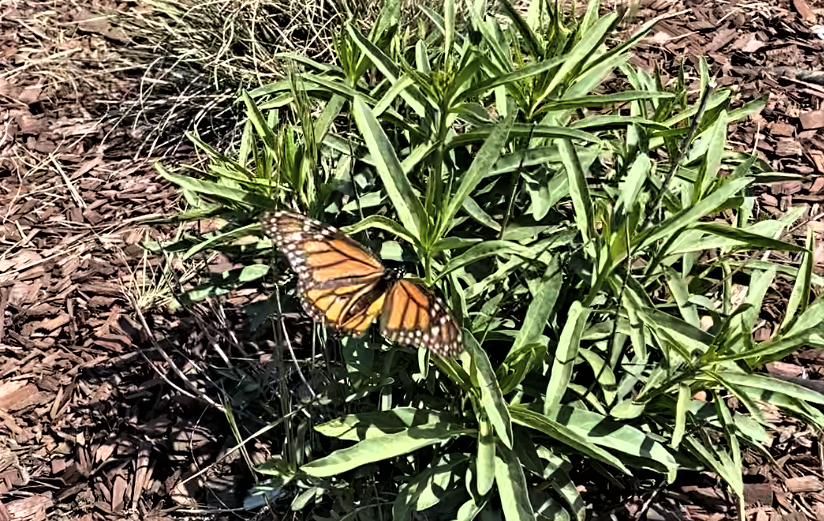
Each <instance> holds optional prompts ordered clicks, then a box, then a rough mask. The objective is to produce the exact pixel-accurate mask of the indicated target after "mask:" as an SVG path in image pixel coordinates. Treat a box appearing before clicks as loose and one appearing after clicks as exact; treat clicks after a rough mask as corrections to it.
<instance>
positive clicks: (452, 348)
mask: <svg viewBox="0 0 824 521" xmlns="http://www.w3.org/2000/svg"><path fill="white" fill-rule="evenodd" d="M381 332H382V333H383V335H384V336H385V337H386V338H388V339H389V340H392V341H396V342H398V343H401V344H405V345H411V346H424V347H426V348H428V349H429V350H430V351H432V352H433V353H435V354H436V355H438V356H440V357H443V358H452V357H454V356H456V355H458V354H459V353H460V352H461V351H463V348H464V346H463V341H462V339H461V328H460V327H458V324H457V323H456V322H455V319H454V318H453V317H452V314H451V313H450V312H449V309H448V308H447V307H446V305H444V303H443V301H442V300H441V299H439V298H438V297H436V296H435V295H433V294H431V293H429V292H428V291H426V290H425V289H424V288H423V287H421V286H419V285H417V284H413V283H411V282H409V281H407V280H399V281H398V282H396V283H395V284H394V285H393V286H392V289H391V290H390V291H389V295H388V296H387V298H386V302H385V303H384V308H383V311H382V314H381Z"/></svg>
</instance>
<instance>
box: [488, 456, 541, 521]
mask: <svg viewBox="0 0 824 521" xmlns="http://www.w3.org/2000/svg"><path fill="white" fill-rule="evenodd" d="M495 483H497V485H498V494H499V496H500V499H501V509H502V510H503V512H504V519H506V520H507V521H528V520H530V519H535V512H534V511H533V510H532V503H530V501H529V487H528V486H527V483H526V477H525V476H524V470H523V467H522V466H521V462H520V461H518V458H517V457H516V456H515V453H514V452H513V451H512V450H511V449H509V448H507V447H502V446H500V445H499V446H498V451H497V456H496V458H495Z"/></svg>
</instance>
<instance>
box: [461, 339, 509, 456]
mask: <svg viewBox="0 0 824 521" xmlns="http://www.w3.org/2000/svg"><path fill="white" fill-rule="evenodd" d="M465 343H466V348H467V351H468V352H469V354H470V355H471V356H472V362H473V368H474V369H475V376H476V378H477V381H478V387H479V388H480V391H481V406H482V407H483V408H484V411H485V412H486V414H487V417H488V418H489V422H490V423H491V424H492V427H493V428H494V429H495V434H497V435H498V438H500V440H501V442H503V444H504V445H505V446H506V447H507V448H512V423H511V422H510V419H509V411H508V410H507V408H506V401H504V396H503V394H501V388H500V387H499V386H498V380H497V379H496V378H495V371H494V370H493V369H492V364H491V363H490V362H489V358H488V357H487V356H486V351H484V350H483V348H481V346H480V345H478V342H477V341H476V340H475V337H473V336H471V335H469V336H467V337H466V342H465Z"/></svg>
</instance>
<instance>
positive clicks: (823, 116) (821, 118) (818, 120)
mask: <svg viewBox="0 0 824 521" xmlns="http://www.w3.org/2000/svg"><path fill="white" fill-rule="evenodd" d="M799 119H800V120H801V126H802V127H803V128H804V129H805V130H810V129H817V128H824V109H821V110H813V111H810V112H804V113H802V114H801V117H800V118H799Z"/></svg>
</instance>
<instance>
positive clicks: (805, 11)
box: [793, 0, 818, 24]
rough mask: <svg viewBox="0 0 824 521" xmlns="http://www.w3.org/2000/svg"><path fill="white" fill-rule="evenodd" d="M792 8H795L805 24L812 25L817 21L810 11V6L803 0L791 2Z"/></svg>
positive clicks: (813, 13)
mask: <svg viewBox="0 0 824 521" xmlns="http://www.w3.org/2000/svg"><path fill="white" fill-rule="evenodd" d="M793 7H795V10H796V11H798V14H800V15H801V18H803V19H804V21H805V22H809V23H812V24H814V23H815V22H816V20H817V19H818V17H817V16H816V15H815V12H814V11H813V10H812V9H810V6H809V5H808V4H807V2H805V1H804V0H793Z"/></svg>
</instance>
